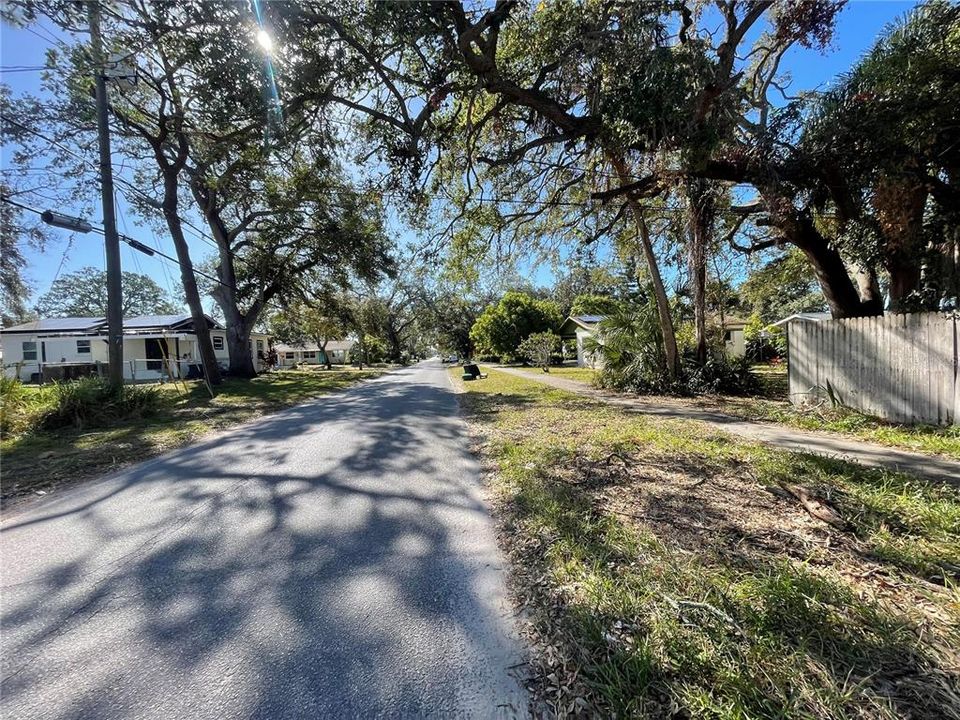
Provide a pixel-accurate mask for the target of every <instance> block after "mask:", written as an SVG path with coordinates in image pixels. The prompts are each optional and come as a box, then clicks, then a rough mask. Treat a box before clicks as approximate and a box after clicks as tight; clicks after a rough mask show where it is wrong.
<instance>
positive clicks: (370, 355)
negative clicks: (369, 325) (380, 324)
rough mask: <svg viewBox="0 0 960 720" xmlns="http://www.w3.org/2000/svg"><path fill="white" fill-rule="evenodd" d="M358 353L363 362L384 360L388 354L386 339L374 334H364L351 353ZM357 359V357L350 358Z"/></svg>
mask: <svg viewBox="0 0 960 720" xmlns="http://www.w3.org/2000/svg"><path fill="white" fill-rule="evenodd" d="M358 352H359V353H360V354H361V355H362V356H363V362H364V363H380V362H384V361H385V360H386V359H387V356H388V354H389V353H388V349H387V343H386V341H385V340H384V339H383V338H381V337H378V336H376V335H369V334H368V335H364V336H363V341H362V342H360V343H358V344H357V345H355V346H354V350H353V354H356V353H358ZM352 359H353V360H357V358H352Z"/></svg>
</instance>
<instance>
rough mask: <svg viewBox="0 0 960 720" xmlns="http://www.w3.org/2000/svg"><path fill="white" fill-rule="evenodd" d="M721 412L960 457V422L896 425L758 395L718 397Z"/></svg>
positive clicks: (842, 410) (845, 411) (839, 409)
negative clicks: (943, 425)
mask: <svg viewBox="0 0 960 720" xmlns="http://www.w3.org/2000/svg"><path fill="white" fill-rule="evenodd" d="M716 406H717V409H718V410H721V411H722V412H726V413H729V414H731V415H736V416H737V417H742V418H745V419H748V420H763V421H768V422H777V423H782V424H784V425H789V426H791V427H795V428H800V429H802V430H816V431H827V432H835V433H842V434H844V435H849V436H851V437H855V438H858V439H860V440H867V441H869V442H875V443H879V444H881V445H887V446H890V447H897V448H902V449H904V450H914V451H918V452H927V453H933V454H936V455H944V456H946V457H951V458H954V459H957V460H960V426H958V425H952V426H948V427H939V426H935V425H898V424H895V423H889V422H886V421H884V420H882V419H880V418H877V417H873V416H871V415H865V414H864V413H861V412H857V411H856V410H851V409H849V408H842V407H837V408H831V407H800V406H795V405H791V404H790V403H786V402H776V401H771V400H765V399H761V398H749V399H744V398H726V397H725V398H721V399H720V400H719V401H717V403H716Z"/></svg>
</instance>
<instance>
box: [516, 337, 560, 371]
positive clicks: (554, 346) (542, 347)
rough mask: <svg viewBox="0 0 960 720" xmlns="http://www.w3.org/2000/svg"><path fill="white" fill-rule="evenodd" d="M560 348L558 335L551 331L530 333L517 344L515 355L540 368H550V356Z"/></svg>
mask: <svg viewBox="0 0 960 720" xmlns="http://www.w3.org/2000/svg"><path fill="white" fill-rule="evenodd" d="M559 349H560V337H559V336H558V335H554V334H553V333H552V332H539V333H532V334H531V335H529V336H528V337H526V338H524V339H523V341H522V342H521V343H520V344H519V345H518V346H517V355H519V356H520V357H522V358H524V359H525V360H527V361H529V362H530V363H531V364H533V365H535V366H537V367H538V368H541V369H542V370H543V371H544V372H549V370H550V358H551V357H552V355H553V354H554V353H555V352H557V351H558V350H559Z"/></svg>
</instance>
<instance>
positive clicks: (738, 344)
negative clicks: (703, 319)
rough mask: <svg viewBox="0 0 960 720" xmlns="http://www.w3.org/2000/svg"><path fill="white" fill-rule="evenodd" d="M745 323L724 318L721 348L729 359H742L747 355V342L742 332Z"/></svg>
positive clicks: (745, 325)
mask: <svg viewBox="0 0 960 720" xmlns="http://www.w3.org/2000/svg"><path fill="white" fill-rule="evenodd" d="M746 327H747V321H746V320H741V319H740V318H726V319H725V320H724V321H723V348H724V350H725V351H726V353H727V355H729V356H730V357H738V358H739V357H743V356H744V355H746V354H747V342H746V339H745V338H744V335H743V332H744V330H745V329H746Z"/></svg>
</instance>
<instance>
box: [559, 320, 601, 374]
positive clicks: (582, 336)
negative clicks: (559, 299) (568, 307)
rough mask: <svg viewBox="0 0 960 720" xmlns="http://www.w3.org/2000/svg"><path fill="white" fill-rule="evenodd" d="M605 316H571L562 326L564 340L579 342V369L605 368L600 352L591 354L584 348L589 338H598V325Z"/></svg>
mask: <svg viewBox="0 0 960 720" xmlns="http://www.w3.org/2000/svg"><path fill="white" fill-rule="evenodd" d="M603 319H604V316H603V315H571V316H570V317H568V318H567V319H566V320H564V322H563V325H561V326H560V331H559V333H558V334H559V335H560V337H561V338H562V339H564V340H573V339H576V341H577V367H591V368H599V367H603V357H602V356H601V355H600V353H598V352H590V351H589V350H585V349H584V347H583V341H584V340H586V339H587V338H597V337H598V336H597V325H598V324H599V323H600V321H601V320H603Z"/></svg>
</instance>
